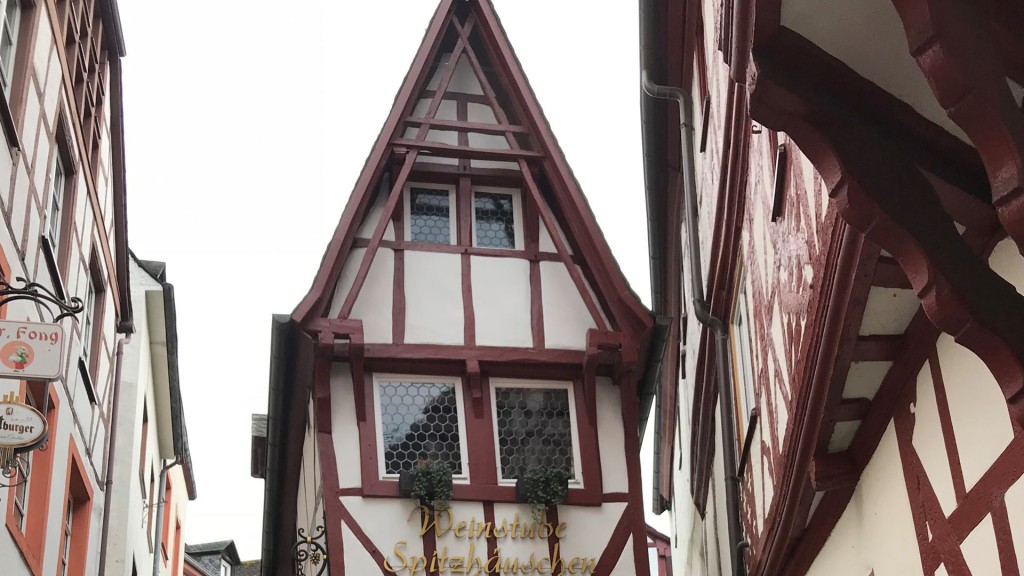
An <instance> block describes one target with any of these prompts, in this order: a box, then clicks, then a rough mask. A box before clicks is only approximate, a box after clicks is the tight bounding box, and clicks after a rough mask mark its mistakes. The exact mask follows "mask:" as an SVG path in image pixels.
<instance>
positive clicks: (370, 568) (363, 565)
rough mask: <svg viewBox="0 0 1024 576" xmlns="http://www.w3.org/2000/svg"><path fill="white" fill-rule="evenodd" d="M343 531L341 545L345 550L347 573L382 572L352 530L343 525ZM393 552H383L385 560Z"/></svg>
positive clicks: (388, 550)
mask: <svg viewBox="0 0 1024 576" xmlns="http://www.w3.org/2000/svg"><path fill="white" fill-rule="evenodd" d="M341 526H342V530H341V538H342V540H341V545H342V546H343V547H344V548H345V569H346V571H347V572H351V573H352V574H376V573H377V572H380V567H379V566H377V562H376V561H374V559H373V556H370V553H369V552H367V551H366V548H363V544H362V543H361V542H359V539H358V538H356V535H355V534H353V533H352V529H351V528H349V527H348V526H347V525H346V524H344V523H343V524H342V525H341ZM390 552H391V550H390V549H387V550H381V553H382V554H384V556H385V558H386V557H387V556H388V554H389V553H390Z"/></svg>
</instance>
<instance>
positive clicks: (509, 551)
mask: <svg viewBox="0 0 1024 576" xmlns="http://www.w3.org/2000/svg"><path fill="white" fill-rule="evenodd" d="M516 514H518V515H519V521H520V522H526V523H530V522H532V521H533V512H532V511H531V509H530V506H529V505H528V504H501V503H496V504H495V505H494V520H495V521H496V522H497V523H498V524H499V525H500V524H501V521H502V520H508V522H509V524H511V523H512V521H513V520H514V519H515V516H516ZM571 531H572V529H571V528H570V529H569V532H571ZM498 546H499V547H501V556H502V558H519V559H520V562H522V561H523V560H526V561H529V560H530V554H533V555H534V558H538V559H539V558H547V557H548V553H549V552H548V540H547V538H528V539H513V538H509V537H506V538H502V539H499V540H498ZM563 556H565V555H564V554H563ZM503 574H505V573H504V572H503ZM511 574H512V573H511V572H509V573H508V575H509V576H511Z"/></svg>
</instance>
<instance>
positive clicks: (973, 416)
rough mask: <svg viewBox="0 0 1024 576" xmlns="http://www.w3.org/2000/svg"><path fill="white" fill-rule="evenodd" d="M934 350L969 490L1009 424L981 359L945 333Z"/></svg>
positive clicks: (1007, 434) (1002, 444) (1008, 435)
mask: <svg viewBox="0 0 1024 576" xmlns="http://www.w3.org/2000/svg"><path fill="white" fill-rule="evenodd" d="M936 350H937V352H938V356H939V366H941V367H942V378H943V380H944V382H945V384H946V395H947V397H948V399H949V412H950V416H951V419H952V422H953V430H954V432H955V435H956V444H957V447H958V448H959V452H960V463H961V464H962V465H963V471H964V481H965V483H966V485H967V489H968V490H970V489H971V487H973V486H974V484H975V483H976V482H977V481H978V479H979V478H981V476H982V474H984V473H985V471H987V470H988V468H989V466H991V465H992V463H993V462H995V460H996V458H997V457H998V456H999V454H1001V453H1002V451H1003V450H1004V449H1005V448H1006V446H1007V445H1008V444H1009V443H1010V440H1011V439H1012V438H1013V428H1012V425H1011V424H1010V416H1009V413H1008V412H1007V410H1006V401H1005V400H1004V399H1003V395H1002V392H1001V391H1000V389H999V386H998V385H997V384H996V382H995V378H994V377H993V376H992V373H991V372H989V370H988V368H987V367H986V366H985V364H984V363H983V362H982V361H981V359H980V358H978V357H977V356H976V355H975V354H974V353H973V352H971V351H970V350H968V349H967V348H964V347H963V346H960V345H959V344H957V343H956V342H955V341H954V340H953V337H952V336H949V335H947V334H943V335H942V336H940V337H939V340H938V342H937V343H936ZM938 441H941V439H938Z"/></svg>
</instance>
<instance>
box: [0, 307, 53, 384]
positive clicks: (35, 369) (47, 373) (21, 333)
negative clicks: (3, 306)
mask: <svg viewBox="0 0 1024 576" xmlns="http://www.w3.org/2000/svg"><path fill="white" fill-rule="evenodd" d="M63 360H64V329H63V328H61V327H60V326H59V325H57V324H41V323H38V322H15V321H11V320H0V378H17V379H18V380H45V381H49V380H55V379H56V378H57V377H58V376H60V373H61V368H62V366H63V364H64V362H63Z"/></svg>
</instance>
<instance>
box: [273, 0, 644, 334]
mask: <svg viewBox="0 0 1024 576" xmlns="http://www.w3.org/2000/svg"><path fill="white" fill-rule="evenodd" d="M460 71H461V72H460ZM463 72H466V73H467V74H463ZM456 77H459V78H463V79H465V78H468V79H470V81H469V85H468V86H467V85H458V86H456V84H459V83H460V82H462V81H461V80H459V81H456V80H455V78H456ZM474 82H475V85H473V84H474ZM463 84H465V83H463ZM449 90H454V91H458V92H461V93H463V94H462V95H463V96H464V98H463V99H470V100H472V102H473V104H474V105H482V106H484V107H485V108H488V109H489V110H490V112H491V113H492V114H493V118H491V119H490V120H491V121H483V122H481V121H475V122H467V121H456V120H451V119H448V118H442V116H443V115H442V114H439V111H440V110H441V109H442V106H443V104H442V101H443V99H444V96H445V93H446V91H449ZM466 93H469V94H468V96H467V94H466ZM456 135H457V136H458V137H457V138H456ZM425 162H431V163H432V164H433V165H434V166H436V165H437V164H442V165H443V164H446V163H447V164H449V166H450V168H451V169H452V170H457V169H460V166H466V165H473V166H480V167H489V168H494V167H497V168H499V169H509V170H514V171H516V172H518V173H521V176H522V181H523V184H524V193H528V194H529V195H530V198H532V200H533V201H534V202H535V205H536V206H537V207H538V211H539V217H540V220H541V223H542V224H541V226H542V227H543V228H544V229H546V232H547V233H548V235H549V236H550V238H551V240H552V243H553V244H554V246H555V248H556V249H557V253H558V255H559V258H560V260H561V261H562V262H563V264H564V265H565V267H566V270H567V272H568V273H569V276H570V277H571V278H572V281H573V283H574V284H575V285H576V287H577V288H578V289H579V291H580V293H581V295H582V297H583V300H584V302H585V304H586V306H587V309H588V310H589V312H590V314H591V315H592V317H593V318H594V323H595V325H596V326H597V327H598V328H602V329H609V330H620V331H626V332H629V333H632V334H635V335H642V334H646V332H647V330H648V329H649V328H650V326H651V319H650V314H649V312H648V311H647V310H646V309H645V308H644V307H643V306H642V305H641V304H640V303H639V300H638V299H637V297H636V295H635V294H634V293H633V292H632V291H631V290H630V289H629V287H628V285H627V283H626V281H625V279H624V277H623V275H622V273H621V271H620V269H619V268H618V266H617V264H616V263H615V260H614V258H613V256H612V253H611V250H610V248H609V247H608V244H607V242H606V241H605V239H604V237H603V235H602V234H601V231H600V229H599V228H598V226H597V222H596V220H595V218H594V216H593V213H592V211H591V210H590V207H589V205H588V203H587V201H586V199H585V197H584V196H583V194H582V191H581V190H580V186H579V184H578V182H577V181H576V179H575V177H574V176H573V174H572V172H571V170H570V168H569V166H568V162H567V161H566V159H565V156H564V154H563V153H562V151H561V149H560V148H559V146H558V143H557V141H556V139H555V137H554V134H553V132H552V130H551V128H550V126H549V125H548V122H547V120H546V119H545V118H544V115H543V112H542V111H541V108H540V104H539V103H538V101H537V98H536V96H535V94H534V93H533V90H532V89H531V88H530V86H529V83H528V82H527V80H526V76H525V74H524V73H523V70H522V66H521V65H520V62H519V60H518V59H517V57H516V55H515V52H514V51H513V50H512V47H511V45H510V43H509V41H508V38H507V36H506V34H505V31H504V29H503V28H502V26H501V23H500V21H499V20H498V17H497V15H496V14H495V11H494V8H493V6H492V5H491V3H490V2H489V1H488V0H464V1H456V0H442V1H441V2H440V4H439V6H438V8H437V11H436V12H435V14H434V16H433V18H432V20H431V22H430V25H429V27H428V28H427V31H426V34H425V36H424V39H423V42H422V44H421V46H420V48H419V50H418V52H417V54H416V57H415V58H414V60H413V64H412V66H411V68H410V70H409V72H408V73H407V75H406V77H405V80H404V81H403V83H402V86H401V88H400V89H399V92H398V95H397V96H396V98H395V102H394V105H393V107H392V110H391V112H390V114H389V116H388V118H387V121H386V122H385V124H384V126H383V128H382V130H381V132H380V134H379V136H378V138H377V141H376V143H375V144H374V146H373V148H372V150H371V152H370V155H369V157H368V159H367V161H366V164H365V165H364V167H363V170H362V172H361V174H360V176H359V179H358V181H357V183H356V186H355V189H354V191H353V193H352V195H351V197H350V198H349V201H348V204H347V205H346V207H345V210H344V213H343V214H342V218H341V220H340V222H339V224H338V227H337V229H336V231H335V233H334V236H333V238H332V240H331V242H330V244H329V246H328V249H327V252H326V254H325V256H324V260H323V262H322V265H321V268H320V270H319V271H318V273H317V276H316V278H315V280H314V282H313V286H312V288H311V289H310V291H309V293H308V294H307V295H306V297H305V298H304V299H303V300H302V302H301V303H300V304H299V306H298V307H297V308H296V309H295V311H294V312H293V315H292V317H293V319H295V320H296V321H297V322H299V323H300V324H309V323H310V322H312V321H314V320H316V319H318V318H322V317H325V316H327V315H328V314H330V313H331V311H330V304H331V297H332V294H333V290H334V289H335V286H336V285H337V283H338V281H339V277H340V276H341V273H342V267H343V265H344V263H345V260H346V258H347V257H348V256H349V254H350V253H351V252H352V250H353V248H354V246H355V237H356V233H357V230H358V229H359V228H360V225H361V224H362V223H363V222H364V219H365V218H366V216H367V214H368V212H369V211H370V210H371V209H373V208H374V206H373V205H374V201H375V199H376V197H377V196H378V191H381V190H382V191H383V192H385V193H386V196H387V202H386V204H385V205H384V206H383V213H384V215H385V216H384V217H381V218H380V219H379V221H378V222H375V223H373V224H374V226H373V235H372V238H371V239H370V240H369V241H368V242H366V243H364V245H365V247H366V251H365V253H364V254H363V255H362V261H361V263H360V266H359V270H358V273H357V274H356V275H355V278H356V279H355V283H354V285H353V287H352V289H351V291H350V293H349V294H348V296H347V297H346V298H345V301H344V303H343V304H342V306H341V308H340V313H339V314H338V316H339V317H341V318H346V317H348V314H349V313H350V312H351V310H352V307H353V305H354V302H355V299H356V298H357V297H358V294H359V290H360V289H361V286H362V279H364V278H365V276H366V274H367V272H368V270H369V268H370V266H371V264H372V261H373V257H374V255H375V253H376V250H377V248H378V247H379V246H380V244H381V241H382V238H383V236H384V234H385V230H386V229H387V226H388V224H389V221H390V218H389V217H388V216H390V215H391V214H393V213H394V211H395V210H396V208H398V207H399V206H400V204H399V202H400V197H401V191H402V188H403V186H404V185H405V183H406V182H407V181H408V179H409V175H410V172H412V171H413V169H414V168H415V167H417V166H420V165H422V164H423V163H425ZM392 165H393V166H395V167H396V168H397V167H399V166H400V169H397V170H396V171H395V172H394V173H393V174H392V176H393V178H384V175H385V173H386V172H387V170H388V168H389V167H390V166H392ZM561 231H564V232H565V235H564V237H563V236H562V234H561ZM590 288H592V289H593V290H592V292H591V290H590Z"/></svg>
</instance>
